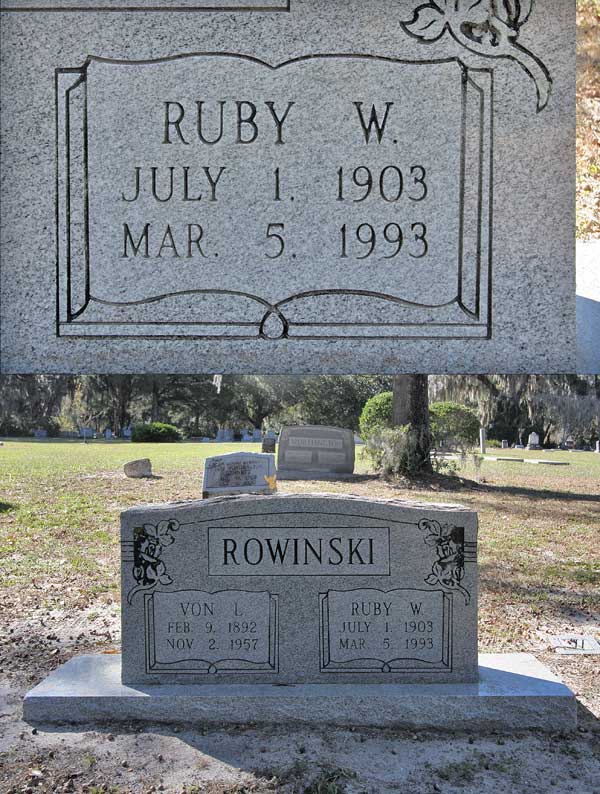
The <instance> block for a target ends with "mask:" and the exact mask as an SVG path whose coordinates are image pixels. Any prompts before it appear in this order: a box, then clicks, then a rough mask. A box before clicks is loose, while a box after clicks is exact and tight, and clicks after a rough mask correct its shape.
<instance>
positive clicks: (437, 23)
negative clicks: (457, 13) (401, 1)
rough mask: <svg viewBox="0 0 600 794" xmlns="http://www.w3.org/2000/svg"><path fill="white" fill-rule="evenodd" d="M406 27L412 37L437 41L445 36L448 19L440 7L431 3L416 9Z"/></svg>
mask: <svg viewBox="0 0 600 794" xmlns="http://www.w3.org/2000/svg"><path fill="white" fill-rule="evenodd" d="M444 6H445V3H444ZM404 27H405V29H406V30H407V32H408V33H410V34H411V36H416V37H417V38H420V39H423V40H424V41H436V40H437V39H439V38H440V37H441V36H442V35H443V34H444V31H445V29H446V19H445V16H444V12H443V11H442V10H440V8H439V7H438V5H437V4H436V3H433V2H431V3H427V4H426V5H421V6H419V7H418V8H415V15H414V17H413V19H412V20H411V21H410V22H406V23H405V25H404Z"/></svg>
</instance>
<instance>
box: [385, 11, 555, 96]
mask: <svg viewBox="0 0 600 794" xmlns="http://www.w3.org/2000/svg"><path fill="white" fill-rule="evenodd" d="M533 4H534V0H429V2H427V3H422V4H421V5H419V6H417V7H416V8H415V10H414V14H413V17H412V19H411V20H409V21H406V22H402V23H401V25H402V27H403V28H404V30H405V31H406V32H407V33H408V34H409V35H410V36H413V38H416V39H420V40H421V41H424V42H427V43H432V42H434V41H437V40H438V39H441V38H442V36H445V35H450V36H452V37H453V38H454V39H455V40H456V41H457V42H458V43H459V44H460V45H461V46H463V47H465V49H467V50H469V51H470V52H473V53H476V54H477V55H483V56H484V57H487V58H508V59H510V60H513V61H515V62H516V63H518V64H519V66H520V67H521V68H522V69H523V70H524V71H525V72H526V73H527V74H528V75H529V77H531V78H532V79H533V81H534V82H535V85H536V90H537V99H538V101H537V108H538V112H539V111H541V110H543V109H544V108H545V107H546V105H547V104H548V100H549V99H550V93H551V91H552V78H551V77H550V73H549V71H548V69H547V68H546V66H545V65H544V64H543V63H542V61H541V60H540V59H539V58H538V57H537V56H535V55H534V54H533V53H531V52H530V51H529V50H527V49H525V47H523V46H522V45H521V44H519V42H518V38H519V35H520V32H521V28H522V26H523V25H524V24H525V22H527V20H528V19H529V17H530V15H531V11H532V9H533Z"/></svg>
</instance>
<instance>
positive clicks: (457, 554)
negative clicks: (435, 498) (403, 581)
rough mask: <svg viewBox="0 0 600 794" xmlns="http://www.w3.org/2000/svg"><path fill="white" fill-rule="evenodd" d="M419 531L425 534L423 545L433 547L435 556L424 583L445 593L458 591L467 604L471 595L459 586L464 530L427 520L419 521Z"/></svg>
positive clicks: (462, 560) (463, 567)
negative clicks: (439, 588)
mask: <svg viewBox="0 0 600 794" xmlns="http://www.w3.org/2000/svg"><path fill="white" fill-rule="evenodd" d="M419 529H420V530H422V531H423V532H425V533H426V534H425V537H424V541H425V543H426V544H427V545H428V546H433V547H434V548H435V551H436V554H437V560H436V561H435V562H434V563H433V565H432V566H431V573H430V574H429V576H427V577H426V578H425V582H426V583H427V584H428V585H431V586H432V587H435V586H439V587H441V588H442V589H443V590H445V591H446V592H454V591H458V592H459V593H461V594H462V596H463V598H464V599H465V604H468V603H469V601H470V600H471V594H470V593H469V591H468V590H466V589H465V588H464V587H462V585H461V584H460V583H461V581H462V579H463V577H464V575H465V554H464V549H465V541H464V529H463V528H462V527H456V526H454V524H440V522H439V521H434V520H433V519H428V518H424V519H422V520H421V521H419Z"/></svg>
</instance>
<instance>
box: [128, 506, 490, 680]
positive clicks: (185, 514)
mask: <svg viewBox="0 0 600 794" xmlns="http://www.w3.org/2000/svg"><path fill="white" fill-rule="evenodd" d="M121 548H122V592H123V611H122V645H123V682H124V683H133V684H148V683H158V682H163V683H173V682H178V681H182V682H186V683H192V682H211V683H219V682H222V683H235V682H243V683H279V684H297V683H302V682H323V683H344V682H346V683H347V682H354V683H393V682H466V681H475V680H477V562H476V561H477V516H476V513H475V512H473V511H471V510H466V509H464V508H461V507H456V506H448V505H434V504H416V503H404V502H396V501H377V500H370V499H358V498H353V497H337V496H325V495H304V496H296V495H294V496H288V495H286V496H280V495H277V496H268V497H260V496H243V497H232V498H225V499H211V500H205V501H200V502H187V503H176V504H172V505H161V506H155V507H139V508H133V509H130V510H127V511H125V512H124V513H123V514H122V517H121Z"/></svg>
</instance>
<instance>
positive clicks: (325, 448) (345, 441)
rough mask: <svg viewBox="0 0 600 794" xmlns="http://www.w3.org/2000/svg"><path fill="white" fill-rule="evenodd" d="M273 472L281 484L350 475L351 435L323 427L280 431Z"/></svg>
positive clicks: (352, 435) (336, 428)
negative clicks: (286, 481)
mask: <svg viewBox="0 0 600 794" xmlns="http://www.w3.org/2000/svg"><path fill="white" fill-rule="evenodd" d="M277 471H278V476H279V478H280V479H282V480H285V479H301V478H304V477H307V478H308V479H310V478H311V477H319V476H320V477H334V476H336V475H340V474H341V475H344V474H345V475H348V474H352V473H353V472H354V433H353V432H352V431H351V430H346V429H344V428H341V427H326V426H324V425H301V426H298V427H282V428H281V432H280V434H279V446H278V450H277Z"/></svg>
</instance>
